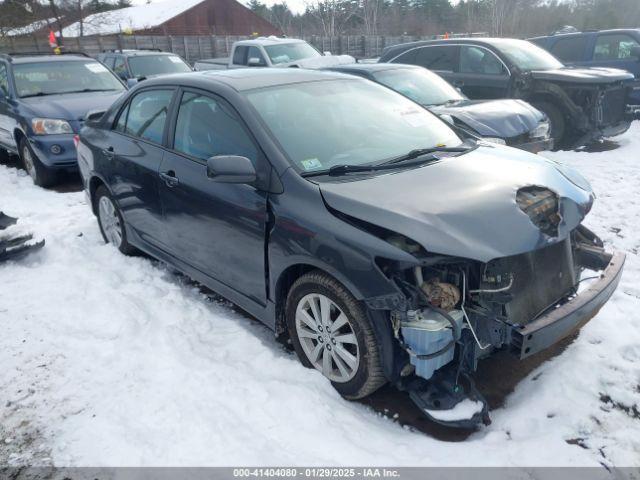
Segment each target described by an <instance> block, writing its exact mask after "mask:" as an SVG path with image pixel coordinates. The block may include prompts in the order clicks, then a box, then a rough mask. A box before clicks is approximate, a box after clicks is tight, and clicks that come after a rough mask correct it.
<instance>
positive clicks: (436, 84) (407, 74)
mask: <svg viewBox="0 0 640 480" xmlns="http://www.w3.org/2000/svg"><path fill="white" fill-rule="evenodd" d="M373 77H374V78H375V79H376V80H377V81H378V82H380V83H382V84H383V85H386V86H387V87H389V88H391V89H393V90H395V91H396V92H399V93H401V94H403V95H405V96H407V97H409V98H410V99H411V100H414V101H416V102H418V103H420V104H422V105H442V104H444V103H449V102H455V101H458V100H464V99H465V97H464V95H462V94H461V93H460V92H459V91H458V90H456V89H455V88H454V87H453V86H451V85H450V84H449V83H447V82H446V80H443V79H442V78H441V77H440V76H438V75H436V74H435V73H431V72H429V71H428V70H424V69H418V68H407V69H395V70H383V71H381V72H375V73H374V74H373Z"/></svg>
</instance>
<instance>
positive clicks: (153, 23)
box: [62, 0, 204, 37]
mask: <svg viewBox="0 0 640 480" xmlns="http://www.w3.org/2000/svg"><path fill="white" fill-rule="evenodd" d="M203 1H204V0H181V1H180V2H176V1H174V0H165V1H163V2H157V3H149V4H145V5H138V6H135V7H127V8H120V9H118V10H110V11H108V12H101V13H94V14H93V15H89V16H88V17H87V18H85V19H84V21H83V32H82V33H83V35H106V34H112V33H120V32H122V31H126V30H129V29H130V30H132V31H135V30H146V29H148V28H153V27H157V26H158V25H162V24H163V23H165V22H166V21H168V20H170V19H172V18H173V17H175V16H176V15H179V14H181V13H182V12H184V11H186V10H189V9H190V8H193V7H195V6H196V5H198V4H199V3H202V2H203ZM62 35H63V36H65V37H77V36H79V35H80V22H76V23H73V24H71V25H69V26H68V27H66V28H64V29H63V30H62Z"/></svg>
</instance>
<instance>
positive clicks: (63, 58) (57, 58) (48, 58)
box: [11, 54, 97, 65]
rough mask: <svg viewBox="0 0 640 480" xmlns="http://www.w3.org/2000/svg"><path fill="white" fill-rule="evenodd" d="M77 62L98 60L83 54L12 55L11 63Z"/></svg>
mask: <svg viewBox="0 0 640 480" xmlns="http://www.w3.org/2000/svg"><path fill="white" fill-rule="evenodd" d="M68 61H72V62H76V61H84V62H96V61H97V60H96V59H95V58H91V57H85V56H82V55H19V54H16V56H12V57H11V63H13V64H14V65H15V64H20V63H38V62H68Z"/></svg>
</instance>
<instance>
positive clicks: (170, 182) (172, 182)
mask: <svg viewBox="0 0 640 480" xmlns="http://www.w3.org/2000/svg"><path fill="white" fill-rule="evenodd" d="M160 178H161V179H162V180H163V181H164V183H165V184H166V185H167V187H175V186H176V185H178V184H179V183H180V181H179V180H178V177H176V172H174V171H173V170H169V171H168V172H160Z"/></svg>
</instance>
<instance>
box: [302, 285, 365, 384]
mask: <svg viewBox="0 0 640 480" xmlns="http://www.w3.org/2000/svg"><path fill="white" fill-rule="evenodd" d="M295 321H296V333H297V336H298V340H299V341H300V345H301V346H302V349H303V350H304V353H305V354H306V356H307V358H308V359H309V361H310V362H311V364H312V365H313V366H314V368H315V369H316V370H319V371H320V372H322V374H323V375H324V376H325V377H327V378H328V379H329V380H331V381H333V382H337V383H344V382H348V381H349V380H351V379H352V378H353V377H354V376H355V374H356V372H357V371H358V367H359V365H360V351H359V348H358V341H357V339H356V335H355V332H354V330H353V327H352V325H351V323H350V322H349V319H348V317H347V316H346V315H345V314H344V312H343V311H342V310H341V309H340V307H338V305H336V304H335V302H333V301H332V300H331V299H330V298H328V297H326V296H325V295H322V294H319V293H311V294H308V295H305V296H304V297H302V299H301V300H300V302H298V306H297V307H296V319H295Z"/></svg>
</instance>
